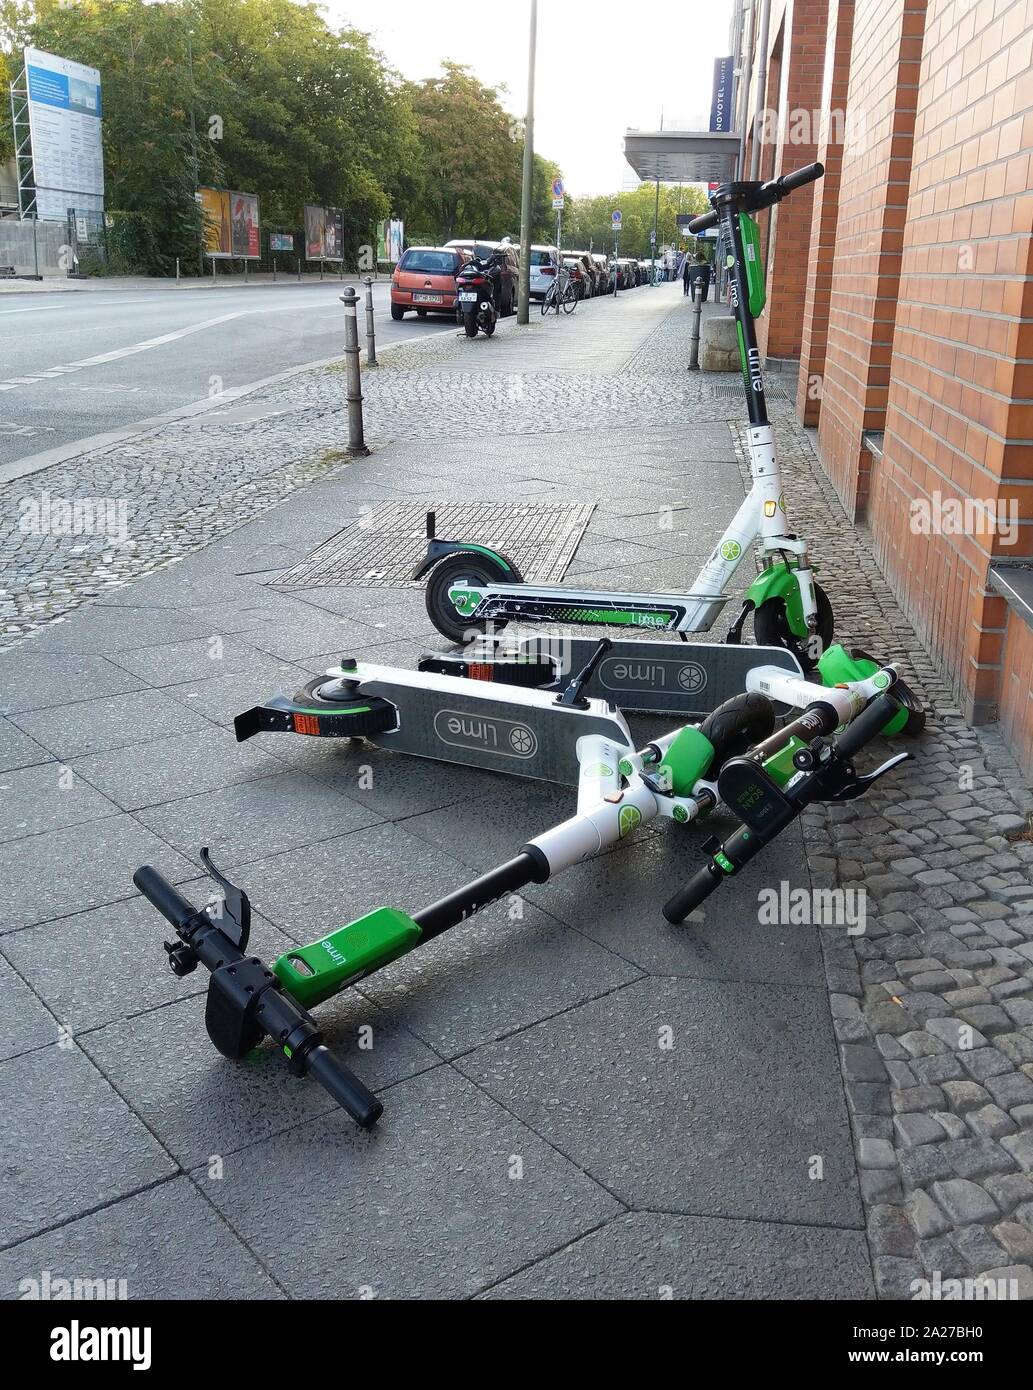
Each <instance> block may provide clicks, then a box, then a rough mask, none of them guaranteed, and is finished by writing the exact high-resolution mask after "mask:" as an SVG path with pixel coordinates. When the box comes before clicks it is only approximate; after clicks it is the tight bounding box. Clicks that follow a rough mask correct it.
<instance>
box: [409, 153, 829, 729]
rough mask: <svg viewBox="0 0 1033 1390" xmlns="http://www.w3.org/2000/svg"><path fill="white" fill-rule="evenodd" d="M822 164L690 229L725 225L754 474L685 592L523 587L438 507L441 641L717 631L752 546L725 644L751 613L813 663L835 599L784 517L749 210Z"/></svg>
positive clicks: (728, 199) (756, 623)
mask: <svg viewBox="0 0 1033 1390" xmlns="http://www.w3.org/2000/svg"><path fill="white" fill-rule="evenodd" d="M824 172H825V171H824V169H823V167H822V166H821V165H820V164H810V165H808V166H807V167H806V168H803V169H798V170H796V171H795V172H794V173H792V174H786V175H784V176H783V177H782V178H779V179H774V180H772V181H771V182H769V183H728V184H723V185H722V186H721V187H720V188H718V189H717V190H716V192H715V193H714V194H713V195H712V197H711V204H712V211H710V212H708V213H705V214H703V215H702V216H700V217H697V218H696V219H695V220H694V221H693V222H692V223H690V226H689V230H690V231H702V230H704V229H705V228H707V227H711V226H716V225H718V224H719V223H720V226H721V231H722V240H723V243H724V245H725V247H726V248H727V249H728V276H729V283H730V286H731V304H732V312H733V314H734V316H735V319H736V325H737V331H738V338H739V353H740V358H741V365H742V374H743V382H744V384H745V388H746V399H747V405H748V410H749V421H750V428H749V435H748V444H749V454H750V475H751V477H752V480H753V485H752V487H751V488H750V491H749V494H748V495H747V497H746V499H745V500H744V502H743V504H742V506H741V507H740V508H739V510H738V511H737V512H736V514H735V516H734V518H733V519H732V521H731V523H730V524H729V526H728V527H727V529H726V530H725V532H724V534H723V535H722V536H721V538H720V540H719V541H718V542H717V544H716V545H715V547H714V549H713V551H712V553H711V555H710V557H709V559H708V560H707V561H706V563H705V565H704V566H703V568H702V569H701V570H700V572H699V574H698V575H697V576H696V578H695V580H694V581H693V584H692V586H691V589H690V590H689V591H688V592H685V593H623V592H620V591H617V590H605V589H596V590H589V589H576V588H570V587H567V586H565V585H540V584H536V583H525V582H524V581H523V579H522V578H521V575H520V573H519V571H518V570H517V567H516V566H515V565H514V563H513V562H512V561H511V560H510V559H508V558H507V557H506V556H505V555H503V554H502V553H501V552H499V551H497V550H493V549H491V548H490V547H488V546H484V545H472V544H468V543H465V542H463V541H458V540H440V539H438V538H437V537H436V535H435V533H434V530H435V523H434V514H433V513H429V514H428V522H427V536H428V546H427V554H426V556H425V558H424V560H423V561H422V562H421V564H420V565H419V566H418V567H417V569H416V571H415V573H414V575H413V578H414V579H422V578H424V577H427V612H428V614H429V615H430V618H431V621H432V622H433V624H434V626H435V627H436V628H437V630H438V631H439V632H440V633H441V634H442V635H443V636H444V637H447V638H448V639H449V640H450V641H452V642H463V641H466V640H469V637H470V635H471V633H476V632H484V631H485V630H487V629H492V630H495V631H497V630H499V629H501V628H502V627H504V626H505V625H506V624H507V623H513V622H519V623H521V624H527V623H564V624H583V625H589V626H594V627H623V628H627V629H628V630H629V631H645V632H677V633H679V634H680V635H681V637H682V639H683V640H684V639H685V637H686V635H687V634H689V633H693V632H708V631H709V630H710V629H711V628H712V627H713V625H714V623H715V622H716V621H717V619H718V617H719V615H720V613H721V611H722V609H723V608H724V606H725V604H726V602H727V600H728V595H727V594H726V593H725V592H724V589H725V586H726V585H727V584H728V582H729V581H730V579H731V578H732V576H733V575H734V574H735V572H736V570H737V569H738V568H739V566H740V564H741V563H742V561H743V559H744V558H745V556H746V555H747V554H748V553H749V552H750V551H751V548H752V546H753V544H754V542H757V544H758V547H759V552H760V562H761V566H762V568H761V571H760V573H759V574H758V576H757V578H756V579H755V580H754V581H753V583H752V584H751V585H750V587H749V589H748V591H747V594H746V599H745V602H744V603H743V605H742V608H741V610H740V612H739V614H738V616H737V617H736V619H735V621H734V622H733V624H732V626H731V628H730V630H729V633H728V639H727V640H728V641H729V642H732V643H738V642H739V641H740V640H741V636H742V630H743V625H744V623H745V621H746V619H747V617H748V616H749V615H750V614H751V613H752V615H753V633H754V637H755V639H756V641H757V643H758V645H761V646H772V645H774V646H781V647H785V648H787V649H788V650H789V651H791V652H793V653H794V654H795V655H796V656H797V657H798V658H799V660H800V662H801V663H802V665H803V666H804V668H805V669H806V668H808V667H811V666H813V665H814V664H815V663H816V662H817V660H818V657H819V656H820V655H821V653H822V652H823V651H825V649H826V648H827V647H828V646H829V645H830V643H831V642H832V636H833V626H834V622H833V614H832V606H831V604H830V603H829V600H828V597H827V596H826V594H825V593H824V592H823V590H822V589H821V588H820V587H819V585H818V584H816V583H815V580H814V576H813V572H812V569H811V564H810V559H809V556H808V551H807V543H806V541H805V540H803V538H802V537H800V536H797V535H795V534H794V533H793V532H791V531H790V529H789V522H788V519H787V517H786V498H785V492H784V487H783V482H782V478H781V474H780V472H779V467H778V459H777V456H776V453H775V441H774V436H773V433H772V428H771V425H770V423H769V421H768V413H767V404H766V401H765V396H764V377H763V373H762V371H761V366H760V353H759V350H758V348H757V336H756V330H755V327H754V320H755V319H756V317H757V315H758V314H759V313H760V312H761V310H762V309H763V307H764V303H765V293H766V292H765V286H764V272H763V267H762V265H761V257H760V239H759V234H758V229H757V224H756V222H754V221H753V219H752V217H751V216H750V214H751V213H754V212H757V211H759V210H760V209H762V208H767V207H771V206H772V205H773V204H775V203H778V202H781V200H782V199H783V198H785V197H786V196H787V195H788V194H790V193H792V192H793V190H794V189H798V188H802V187H803V186H804V185H805V184H809V183H813V182H814V181H815V180H816V179H819V178H821V177H822V175H823V173H824ZM626 645H627V647H628V649H629V655H637V657H639V658H641V656H642V653H641V652H638V653H637V654H636V653H635V652H634V649H633V648H632V646H631V644H630V643H629V644H626ZM619 654H620V653H616V654H615V659H616V657H617V656H618V655H619ZM645 707H646V708H651V707H652V706H651V705H648V704H647V705H646V706H645Z"/></svg>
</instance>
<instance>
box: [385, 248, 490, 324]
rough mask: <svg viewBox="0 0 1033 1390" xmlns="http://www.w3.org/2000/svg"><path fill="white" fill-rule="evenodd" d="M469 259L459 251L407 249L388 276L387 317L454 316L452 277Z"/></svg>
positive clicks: (453, 249) (454, 284)
mask: <svg viewBox="0 0 1033 1390" xmlns="http://www.w3.org/2000/svg"><path fill="white" fill-rule="evenodd" d="M469 259H470V257H469V254H468V253H467V252H466V251H464V250H462V249H461V248H459V247H453V246H410V247H409V249H408V251H404V252H403V253H402V259H401V260H400V261H399V262H398V264H397V265H396V266H395V269H394V273H393V274H392V276H391V317H392V318H393V319H396V320H397V319H401V318H404V317H405V315H406V313H407V312H408V311H410V310H412V309H415V310H416V313H417V314H418V315H419V316H420V318H421V319H422V318H426V316H427V314H453V313H455V304H456V275H457V273H458V272H459V271H460V270H461V269H462V268H463V266H464V265H465V264H466V262H467V261H468V260H469Z"/></svg>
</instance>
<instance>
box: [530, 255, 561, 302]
mask: <svg viewBox="0 0 1033 1390" xmlns="http://www.w3.org/2000/svg"><path fill="white" fill-rule="evenodd" d="M559 266H560V252H559V247H558V246H532V247H531V275H530V286H531V290H530V292H531V298H532V299H544V298H545V296H546V294H548V292H549V286H550V285H552V284H555V282H556V274H557V272H558V270H559Z"/></svg>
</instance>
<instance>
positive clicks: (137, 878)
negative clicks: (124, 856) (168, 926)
mask: <svg viewBox="0 0 1033 1390" xmlns="http://www.w3.org/2000/svg"><path fill="white" fill-rule="evenodd" d="M133 882H134V883H135V884H136V886H137V888H139V890H140V892H141V893H142V894H143V895H144V897H145V898H146V899H147V900H148V902H150V903H153V905H154V906H155V907H156V908H157V909H158V911H159V912H160V913H161V915H162V916H163V917H164V918H165V919H166V921H169V922H171V923H172V925H173V926H174V927H177V928H178V927H181V926H183V925H184V923H186V922H189V920H190V918H191V917H196V916H197V908H196V907H195V906H194V905H193V903H192V902H189V901H188V900H187V899H186V898H184V896H183V894H182V893H180V892H179V890H178V889H176V888H174V887H173V886H172V884H171V883H170V882H169V881H168V879H167V878H165V876H164V875H163V874H160V873H159V872H158V870H157V869H152V868H151V866H150V864H144V865H142V867H141V868H139V869H137V871H136V873H135V874H134V875H133Z"/></svg>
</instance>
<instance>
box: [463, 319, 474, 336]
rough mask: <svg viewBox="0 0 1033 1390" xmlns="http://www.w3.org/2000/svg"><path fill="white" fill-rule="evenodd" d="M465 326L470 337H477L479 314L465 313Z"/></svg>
mask: <svg viewBox="0 0 1033 1390" xmlns="http://www.w3.org/2000/svg"><path fill="white" fill-rule="evenodd" d="M463 327H464V328H465V329H466V336H467V337H468V338H476V337H477V315H476V314H464V315H463Z"/></svg>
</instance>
